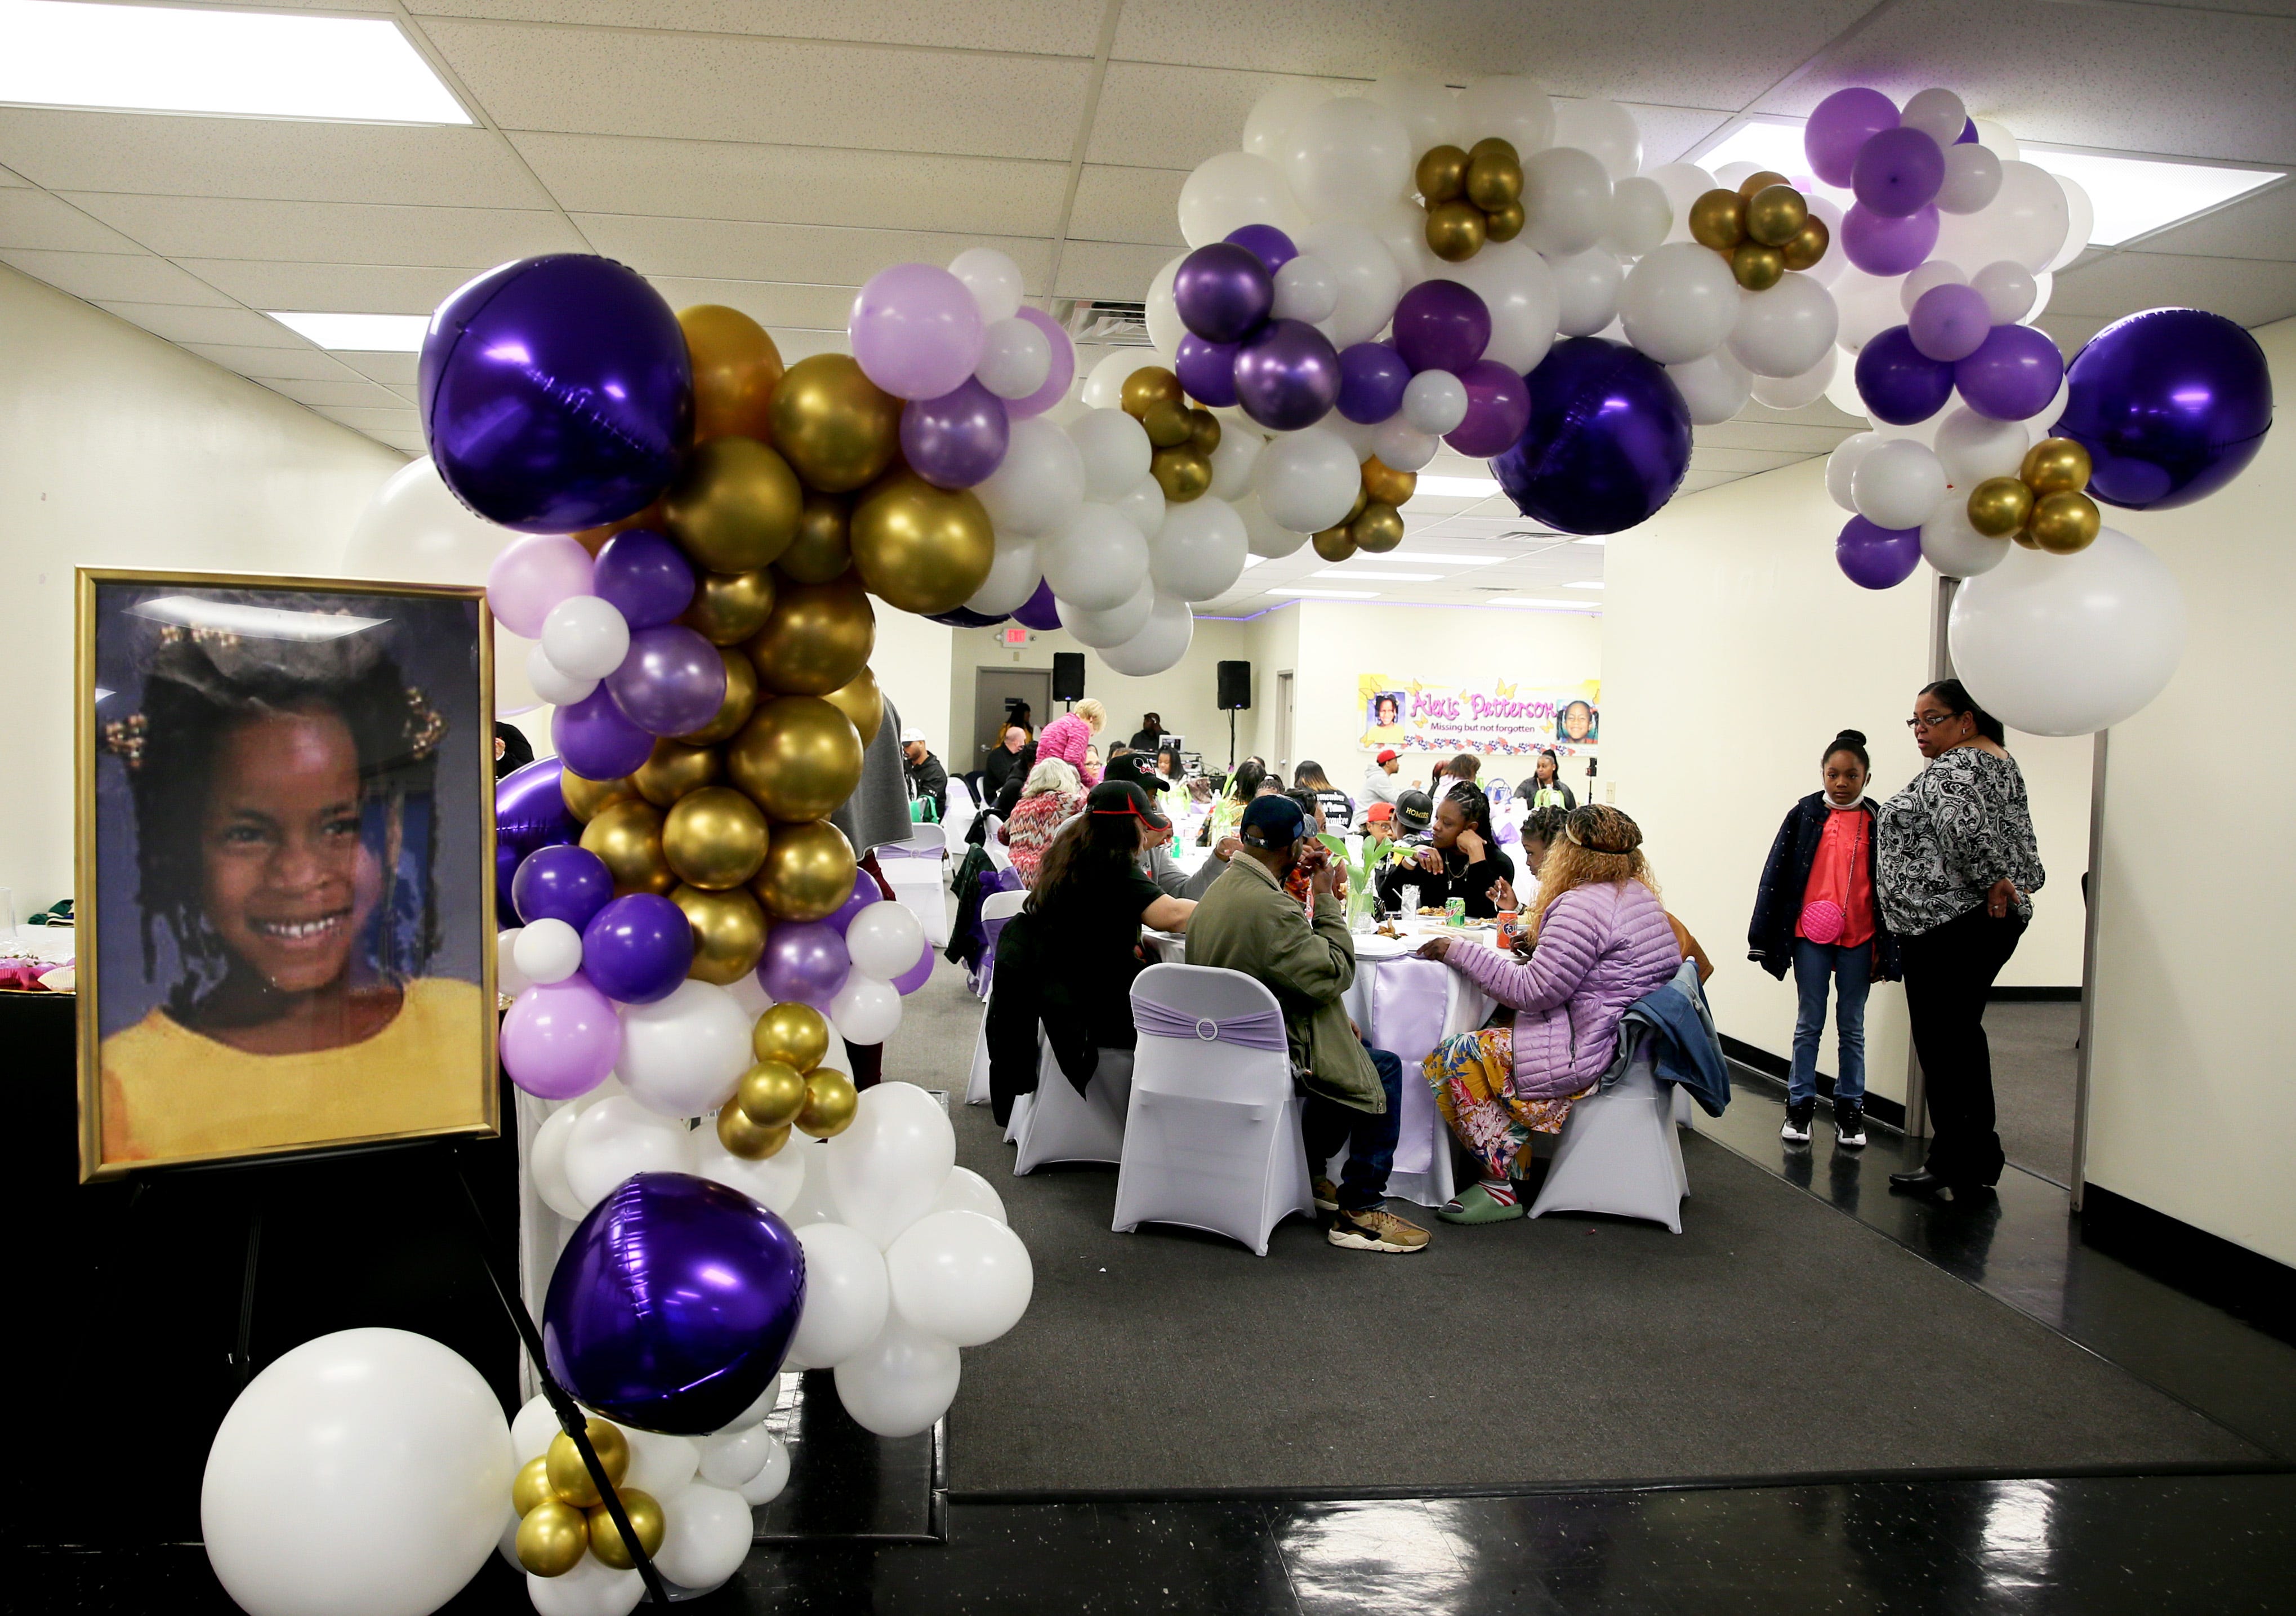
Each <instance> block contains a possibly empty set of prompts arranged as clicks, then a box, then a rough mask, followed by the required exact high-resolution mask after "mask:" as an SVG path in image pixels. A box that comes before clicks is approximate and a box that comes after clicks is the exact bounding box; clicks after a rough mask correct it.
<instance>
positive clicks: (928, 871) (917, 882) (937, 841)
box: [876, 824, 948, 948]
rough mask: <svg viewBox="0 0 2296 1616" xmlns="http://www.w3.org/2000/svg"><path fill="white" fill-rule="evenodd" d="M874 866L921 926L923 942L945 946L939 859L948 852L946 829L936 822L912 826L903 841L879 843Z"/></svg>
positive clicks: (945, 887)
mask: <svg viewBox="0 0 2296 1616" xmlns="http://www.w3.org/2000/svg"><path fill="white" fill-rule="evenodd" d="M876 851H877V867H878V868H879V869H881V870H882V871H884V872H885V879H886V880H887V881H888V882H890V883H891V884H892V888H893V897H894V898H896V899H897V900H898V901H899V902H901V903H903V904H906V905H907V906H908V907H909V908H910V910H911V911H912V912H914V914H915V915H916V917H917V920H918V923H920V924H922V926H923V927H924V929H925V941H926V942H927V943H928V944H930V945H931V947H935V948H945V947H947V946H948V881H947V877H946V876H945V875H944V874H942V870H941V865H942V860H943V858H944V857H945V856H946V855H947V851H948V832H947V830H946V829H944V828H943V827H941V826H940V825H937V824H919V825H913V826H911V827H910V830H909V839H908V840H907V841H889V842H884V843H881V844H880V845H879V846H878V848H877V849H876Z"/></svg>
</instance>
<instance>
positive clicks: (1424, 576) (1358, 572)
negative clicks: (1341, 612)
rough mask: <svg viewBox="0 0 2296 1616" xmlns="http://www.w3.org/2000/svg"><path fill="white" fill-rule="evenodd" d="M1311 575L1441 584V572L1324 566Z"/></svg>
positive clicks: (1390, 582)
mask: <svg viewBox="0 0 2296 1616" xmlns="http://www.w3.org/2000/svg"><path fill="white" fill-rule="evenodd" d="M1310 576H1312V577H1315V578H1365V579H1368V580H1370V581H1371V582H1373V583H1380V584H1439V583H1441V582H1442V581H1443V575H1442V574H1441V573H1440V572H1367V571H1365V570H1364V569H1363V568H1361V567H1324V568H1322V569H1320V570H1317V571H1316V572H1315V573H1313V574H1311V575H1310Z"/></svg>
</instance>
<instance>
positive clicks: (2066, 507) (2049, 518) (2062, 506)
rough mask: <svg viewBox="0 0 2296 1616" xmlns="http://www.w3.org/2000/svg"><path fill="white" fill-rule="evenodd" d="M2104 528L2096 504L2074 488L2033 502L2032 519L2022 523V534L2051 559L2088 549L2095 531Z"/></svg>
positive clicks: (2059, 491) (2094, 540)
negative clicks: (2030, 538) (2027, 535)
mask: <svg viewBox="0 0 2296 1616" xmlns="http://www.w3.org/2000/svg"><path fill="white" fill-rule="evenodd" d="M2103 525H2104V518H2103V513H2102V512H2100V511H2099V510H2098V509H2097V508H2096V501H2095V500H2093V499H2091V498H2090V497H2089V496H2087V495H2086V494H2083V493H2081V492H2079V490H2078V489H2074V488H2060V489H2058V490H2057V491H2056V492H2055V493H2054V494H2044V495H2042V496H2040V498H2038V499H2037V500H2035V501H2034V502H2033V513H2032V515H2030V516H2029V517H2027V518H2026V519H2025V530H2026V531H2027V532H2028V533H2030V534H2031V535H2032V536H2033V543H2034V544H2036V545H2037V546H2039V547H2040V548H2042V549H2044V550H2046V551H2047V552H2048V553H2049V554H2052V555H2071V554H2074V553H2076V552H2077V551H2081V550H2086V549H2087V548H2088V547H2089V546H2091V545H2093V544H2095V542H2096V535H2097V529H2099V528H2101V527H2103Z"/></svg>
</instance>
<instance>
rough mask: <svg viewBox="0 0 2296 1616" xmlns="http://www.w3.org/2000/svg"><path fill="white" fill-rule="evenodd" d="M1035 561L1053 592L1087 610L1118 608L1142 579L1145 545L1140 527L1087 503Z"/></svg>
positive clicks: (1145, 573) (1145, 564)
mask: <svg viewBox="0 0 2296 1616" xmlns="http://www.w3.org/2000/svg"><path fill="white" fill-rule="evenodd" d="M1087 419H1089V417H1087ZM1079 424H1082V423H1081V422H1079ZM1141 441H1142V442H1143V443H1145V442H1146V441H1147V439H1141ZM1037 560H1038V562H1040V563H1041V564H1042V565H1043V567H1044V569H1045V580H1046V582H1047V583H1049V584H1051V585H1052V587H1053V593H1054V595H1057V596H1058V597H1059V598H1061V599H1062V600H1064V601H1067V602H1069V603H1070V604H1071V605H1076V606H1080V607H1082V608H1084V609H1085V610H1086V611H1109V610H1110V609H1111V608H1113V607H1117V606H1121V605H1122V604H1123V603H1125V602H1127V601H1128V600H1130V599H1131V598H1132V595H1133V593H1134V592H1135V591H1136V590H1137V589H1138V588H1139V587H1140V586H1141V584H1142V583H1143V582H1144V581H1145V580H1146V578H1147V577H1148V541H1147V540H1146V539H1144V538H1143V537H1140V529H1137V528H1136V527H1134V526H1133V525H1132V524H1131V523H1130V522H1128V521H1125V520H1124V518H1123V517H1122V516H1120V515H1119V514H1118V513H1116V512H1115V511H1114V510H1112V509H1111V508H1110V507H1109V506H1107V505H1104V504H1096V503H1095V502H1093V501H1091V500H1087V501H1086V502H1085V503H1084V504H1083V505H1082V506H1081V507H1080V508H1079V509H1078V512H1077V518H1076V520H1075V521H1072V522H1070V524H1069V529H1068V531H1067V532H1065V533H1062V535H1060V537H1057V538H1048V539H1046V540H1045V542H1044V543H1043V544H1041V545H1039V546H1037Z"/></svg>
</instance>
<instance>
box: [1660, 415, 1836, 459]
mask: <svg viewBox="0 0 2296 1616" xmlns="http://www.w3.org/2000/svg"><path fill="white" fill-rule="evenodd" d="M1857 430H1859V429H1858V428H1856V427H1852V426H1849V425H1843V426H1839V427H1832V426H1799V425H1790V424H1780V423H1778V422H1768V421H1753V420H1749V419H1747V418H1746V417H1744V416H1743V415H1742V416H1739V417H1737V418H1736V419H1734V420H1730V421H1725V422H1722V423H1721V424H1719V425H1718V426H1702V427H1698V428H1695V429H1693V431H1692V433H1691V437H1692V439H1693V441H1694V442H1695V443H1696V444H1697V445H1698V446H1699V447H1701V448H1717V449H1767V450H1772V451H1776V452H1783V453H1786V454H1800V455H1830V454H1832V453H1833V449H1834V446H1835V445H1837V444H1839V443H1840V442H1841V440H1842V439H1844V438H1847V437H1848V436H1849V434H1850V433H1851V432H1852V431H1857Z"/></svg>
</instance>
